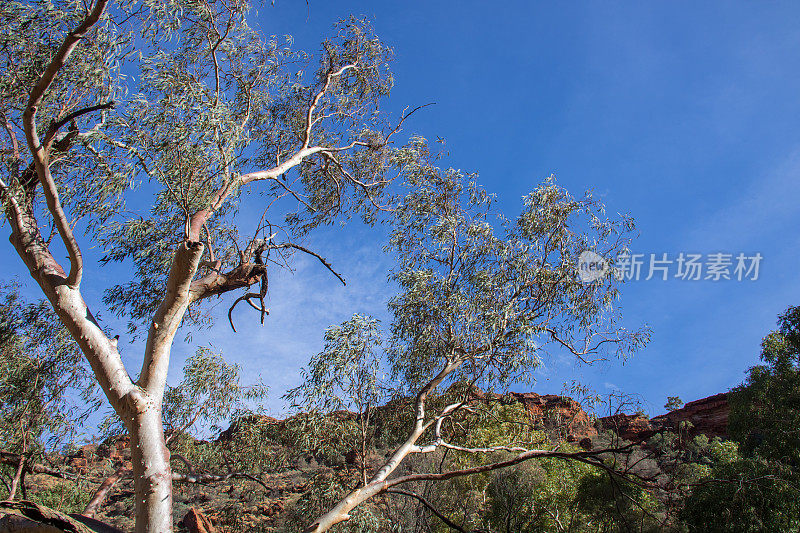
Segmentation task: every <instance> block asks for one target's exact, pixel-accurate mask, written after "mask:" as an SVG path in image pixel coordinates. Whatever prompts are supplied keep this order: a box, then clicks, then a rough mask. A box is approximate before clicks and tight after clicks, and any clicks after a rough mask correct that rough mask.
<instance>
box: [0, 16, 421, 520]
mask: <svg viewBox="0 0 800 533" xmlns="http://www.w3.org/2000/svg"><path fill="white" fill-rule="evenodd" d="M255 17H256V15H255V14H254V13H253V12H251V10H250V6H249V4H248V3H247V2H246V1H244V0H221V1H214V2H212V1H205V0H170V1H167V2H162V1H156V0H141V1H139V2H137V1H136V0H131V1H125V2H120V3H114V2H111V1H110V0H94V2H78V1H75V0H49V1H38V0H34V1H31V2H30V3H27V4H26V3H20V2H16V1H14V2H2V3H1V4H0V23H1V24H2V26H3V28H4V31H3V34H2V36H0V57H1V58H2V69H0V117H1V118H0V121H2V123H3V126H4V130H5V131H4V137H3V147H2V165H3V176H2V180H0V193H1V194H2V200H3V208H4V212H5V218H6V220H7V222H8V228H9V234H10V240H11V243H12V244H13V246H14V248H15V250H16V252H17V253H18V255H19V256H20V258H21V259H22V260H23V262H24V263H25V265H26V266H27V267H28V269H29V271H30V274H31V276H32V277H33V279H34V280H35V282H36V283H37V284H38V285H39V287H40V288H41V290H42V292H43V293H44V295H45V296H46V298H47V299H48V300H49V301H50V303H51V305H52V307H53V309H54V310H55V312H56V314H57V315H58V317H59V319H60V320H61V322H62V323H63V324H64V326H65V327H66V329H67V330H68V331H69V333H70V335H71V336H72V337H73V338H74V340H75V341H76V342H77V344H78V345H79V347H80V349H81V351H82V352H83V354H84V355H85V357H86V359H87V360H88V362H89V363H90V365H91V367H92V369H93V371H94V374H95V376H96V378H97V381H98V383H99V385H100V387H101V388H102V390H103V391H104V393H105V395H106V396H107V397H108V399H109V401H110V403H111V405H112V406H113V408H114V410H115V411H116V413H117V414H118V415H119V416H120V417H121V418H122V420H123V422H124V423H125V425H126V427H127V429H128V432H129V434H130V436H131V445H132V462H133V465H134V476H135V494H136V531H138V532H145V531H147V532H159V533H162V532H165V531H170V530H171V529H172V516H171V509H172V491H171V475H170V462H169V452H168V449H167V447H166V445H165V442H164V431H163V425H162V412H161V411H162V397H163V394H164V390H165V386H166V376H167V369H168V365H169V358H170V350H171V346H172V343H173V340H174V337H175V335H176V333H177V331H178V328H179V327H180V326H181V325H184V326H187V327H190V326H192V325H196V324H206V323H207V320H208V316H207V314H204V312H203V309H204V307H203V303H204V302H207V301H208V300H209V298H211V297H215V296H220V295H223V294H225V293H228V292H231V291H239V293H238V296H237V298H236V300H235V302H234V305H236V304H238V303H242V302H243V303H245V304H249V305H250V306H251V307H254V308H256V309H257V310H258V312H259V313H260V315H261V320H262V321H263V320H264V317H265V315H266V314H267V313H268V309H267V308H266V307H265V302H264V297H265V296H266V293H267V289H268V271H269V269H270V268H275V267H277V266H280V265H281V264H284V263H285V262H286V261H287V260H289V256H290V255H291V254H292V253H309V254H311V255H312V256H314V257H316V258H317V259H319V260H320V261H321V262H322V264H323V265H324V266H325V267H328V268H330V269H331V270H332V267H331V265H330V264H329V263H328V262H327V261H325V260H324V259H323V257H322V256H321V255H319V254H318V253H316V252H314V251H312V250H310V249H308V248H307V247H305V246H303V244H302V242H301V241H300V240H298V239H301V238H302V236H304V235H306V234H307V233H308V232H309V231H311V230H313V229H314V228H316V227H318V226H321V225H325V224H329V223H331V222H333V221H334V220H336V219H337V217H347V216H350V215H358V216H361V217H363V219H364V220H366V221H367V222H372V221H373V220H374V218H375V216H376V214H377V213H379V211H380V210H381V209H383V208H384V203H383V201H382V200H381V198H382V195H383V194H384V190H385V189H386V187H387V186H388V184H389V182H390V179H389V178H387V177H385V170H386V168H387V167H389V166H390V163H392V162H393V161H394V160H395V159H396V155H395V150H394V149H393V148H392V147H391V145H390V142H391V140H392V136H393V135H394V134H396V133H397V131H399V125H400V124H401V123H402V121H403V120H404V118H405V117H406V116H407V115H404V116H403V117H399V119H398V121H397V122H398V123H397V124H395V126H394V127H392V126H390V125H388V123H387V122H386V121H385V119H384V118H383V115H382V114H379V113H378V111H379V108H380V106H381V102H382V101H383V99H384V98H385V97H386V96H387V95H388V93H389V90H390V88H391V86H392V83H393V80H392V76H391V73H390V71H389V68H388V62H389V60H390V59H391V51H390V50H389V49H388V48H387V47H386V46H384V45H383V44H382V43H381V42H380V41H379V40H378V39H377V38H376V37H375V35H374V34H373V33H372V31H371V29H370V28H369V26H368V25H367V24H365V23H363V22H360V21H357V20H347V21H344V22H342V23H341V24H339V25H338V26H337V27H336V30H335V35H333V36H332V37H331V38H330V39H327V40H325V41H324V42H323V43H322V46H321V53H320V54H319V56H318V57H316V58H315V57H312V56H311V55H308V54H305V53H302V52H296V51H293V50H292V49H291V46H290V44H291V43H290V41H287V40H286V39H282V38H278V37H269V36H265V35H262V34H261V33H260V32H259V31H258V30H257V29H253V28H252V27H251V25H250V24H249V21H252V20H254V19H255ZM253 213H255V214H254V215H253ZM77 228H80V230H78V229H77ZM93 247H96V248H98V249H100V250H103V251H104V253H105V255H104V256H103V258H102V259H103V261H105V262H112V263H113V262H123V263H124V264H125V265H128V266H132V276H131V278H130V279H129V280H127V281H125V280H124V279H123V280H122V281H121V282H118V283H117V282H116V281H118V280H119V274H118V273H117V272H115V273H114V275H113V276H112V277H113V278H114V280H115V281H114V282H112V283H111V284H110V286H108V287H106V291H105V295H104V297H103V302H102V304H105V305H106V306H107V307H108V308H109V309H110V310H111V311H112V312H114V313H116V314H117V315H119V316H121V317H127V319H129V321H130V330H131V332H132V333H135V332H141V331H143V332H144V334H145V335H146V346H145V349H144V353H143V356H142V360H141V370H140V371H139V373H138V376H137V377H136V378H135V379H134V378H132V377H131V374H134V375H135V372H129V369H128V368H126V367H125V366H124V364H123V362H122V359H121V357H120V352H119V348H118V346H117V339H116V338H115V337H114V335H112V333H111V332H109V331H108V328H107V326H103V324H102V323H101V321H100V320H98V319H97V316H98V315H97V314H96V310H97V309H98V308H100V307H101V303H100V302H95V301H92V300H91V298H87V297H86V294H87V293H86V292H85V291H84V290H83V287H84V285H85V283H86V280H87V279H90V280H91V283H93V284H95V285H94V286H93V287H92V288H93V289H96V288H99V287H97V286H96V284H99V283H100V280H102V279H108V277H89V275H87V274H88V273H89V272H91V263H90V262H89V261H87V260H86V259H87V256H85V253H86V252H87V250H88V249H91V248H93ZM64 257H66V258H67V259H66V260H65V259H63V258H64ZM251 288H253V290H251ZM93 309H94V311H93ZM231 324H233V320H232V315H231ZM142 326H144V327H142Z"/></svg>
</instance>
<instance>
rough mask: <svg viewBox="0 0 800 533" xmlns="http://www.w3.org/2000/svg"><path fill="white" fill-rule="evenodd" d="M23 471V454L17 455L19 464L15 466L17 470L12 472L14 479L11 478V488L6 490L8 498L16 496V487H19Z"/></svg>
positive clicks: (11, 498)
mask: <svg viewBox="0 0 800 533" xmlns="http://www.w3.org/2000/svg"><path fill="white" fill-rule="evenodd" d="M24 471H25V456H24V455H20V456H19V465H18V466H17V471H16V472H15V473H14V479H12V480H11V488H10V489H9V491H8V499H9V500H13V499H14V498H16V496H17V489H18V488H19V482H20V480H21V479H22V473H23V472H24Z"/></svg>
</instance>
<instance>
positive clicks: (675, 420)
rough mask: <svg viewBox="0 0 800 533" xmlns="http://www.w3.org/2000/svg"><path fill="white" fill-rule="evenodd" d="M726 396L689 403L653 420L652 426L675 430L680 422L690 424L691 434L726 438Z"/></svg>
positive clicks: (727, 407) (725, 394)
mask: <svg viewBox="0 0 800 533" xmlns="http://www.w3.org/2000/svg"><path fill="white" fill-rule="evenodd" d="M730 412H731V408H730V406H729V405H728V394H727V393H725V392H722V393H720V394H715V395H714V396H709V397H708V398H702V399H700V400H695V401H693V402H689V403H687V404H686V405H684V406H683V407H681V408H680V409H676V410H674V411H671V412H669V413H667V414H665V415H660V416H656V417H654V418H653V420H652V422H653V424H657V425H658V424H660V425H663V426H665V427H668V428H677V427H678V425H679V424H680V423H681V422H691V423H692V425H693V426H694V428H692V430H691V433H692V434H699V433H702V434H703V435H706V436H708V437H727V436H728V415H729V414H730Z"/></svg>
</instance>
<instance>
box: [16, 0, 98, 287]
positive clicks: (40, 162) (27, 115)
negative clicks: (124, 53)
mask: <svg viewBox="0 0 800 533" xmlns="http://www.w3.org/2000/svg"><path fill="white" fill-rule="evenodd" d="M107 3H108V0H97V3H96V4H95V5H94V8H93V9H92V10H91V11H90V12H89V14H88V15H87V16H86V18H85V19H84V20H83V22H82V23H81V24H79V25H78V27H77V28H75V29H74V30H72V31H71V32H69V33H68V34H67V36H66V37H65V38H64V42H63V43H62V44H61V46H60V47H59V49H58V51H57V52H56V54H55V56H54V57H53V59H52V60H51V61H50V64H49V65H48V66H47V68H46V69H45V71H44V73H43V74H42V75H41V77H40V78H39V80H38V82H37V83H36V85H35V86H34V88H33V90H32V91H31V94H30V97H29V98H28V103H27V105H26V107H25V112H24V113H23V115H22V119H23V125H24V130H25V137H26V139H27V141H28V148H29V149H30V151H31V154H32V155H33V161H34V164H35V166H36V173H37V174H38V176H39V181H40V182H41V183H42V190H43V192H44V195H45V200H46V202H47V208H48V209H49V210H50V213H51V214H52V216H53V219H54V221H55V223H56V227H57V229H58V233H59V236H60V237H61V240H62V241H63V242H64V246H66V248H67V251H68V253H69V258H70V270H69V275H68V276H67V284H68V285H69V286H70V287H72V288H77V287H78V286H79V285H80V282H81V276H82V274H83V256H82V254H81V251H80V247H79V246H78V242H77V240H76V239H75V235H74V234H73V232H72V227H71V226H70V224H69V220H68V219H67V216H66V214H65V213H64V208H63V207H62V205H61V201H60V199H59V196H58V189H57V188H56V185H55V182H54V181H53V177H52V175H51V174H50V162H49V155H50V154H49V153H48V152H47V149H46V147H43V146H42V145H41V143H40V141H39V134H38V133H37V130H36V112H37V111H38V109H39V106H40V105H41V103H42V99H43V98H44V95H45V93H46V92H47V90H48V89H49V88H50V85H52V83H53V80H54V79H55V77H56V75H57V74H58V72H59V71H60V70H61V69H62V68H63V67H64V65H65V64H66V62H67V60H68V59H69V56H70V55H71V54H72V51H73V50H74V49H75V46H77V44H78V42H80V40H81V39H83V38H84V37H85V35H86V33H87V32H88V31H89V29H91V27H92V26H94V25H95V24H96V23H97V21H98V20H100V16H101V15H102V14H103V12H104V11H105V8H106V5H107Z"/></svg>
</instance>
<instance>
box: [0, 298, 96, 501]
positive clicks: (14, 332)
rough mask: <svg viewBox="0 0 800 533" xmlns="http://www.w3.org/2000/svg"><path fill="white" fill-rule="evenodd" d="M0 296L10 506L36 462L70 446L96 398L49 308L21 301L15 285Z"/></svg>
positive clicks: (0, 446) (0, 411)
mask: <svg viewBox="0 0 800 533" xmlns="http://www.w3.org/2000/svg"><path fill="white" fill-rule="evenodd" d="M0 292H2V299H0V463H2V464H6V465H10V466H12V467H13V470H12V471H13V475H12V476H11V482H10V483H9V484H8V485H7V487H6V488H7V489H8V499H9V500H13V499H14V497H15V496H16V493H17V491H18V489H20V488H22V489H23V493H24V481H25V474H26V473H28V472H34V471H35V470H36V467H37V465H36V464H35V461H36V460H37V459H39V458H41V457H42V456H43V455H44V454H45V453H46V452H48V451H53V450H54V449H60V448H62V447H64V446H65V445H67V444H69V443H71V442H73V440H74V438H75V436H76V431H75V428H76V425H78V424H79V422H80V420H82V419H85V418H86V416H88V415H89V414H90V413H91V412H92V410H93V407H95V406H96V400H97V398H96V396H95V393H96V386H95V384H94V380H92V378H91V372H90V370H89V368H87V365H86V364H85V362H84V361H83V360H82V356H81V353H80V350H79V349H78V346H77V344H76V343H75V341H73V340H72V339H71V338H70V336H69V334H68V333H67V332H66V331H65V330H64V328H63V327H62V326H61V324H59V323H58V320H57V319H56V318H55V316H54V314H53V311H52V309H51V308H50V306H49V304H48V303H47V302H44V301H39V302H36V303H29V302H27V301H25V300H24V299H23V298H22V296H21V295H20V293H19V288H18V287H17V286H14V285H2V286H0ZM3 481H4V482H5V480H3Z"/></svg>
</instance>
